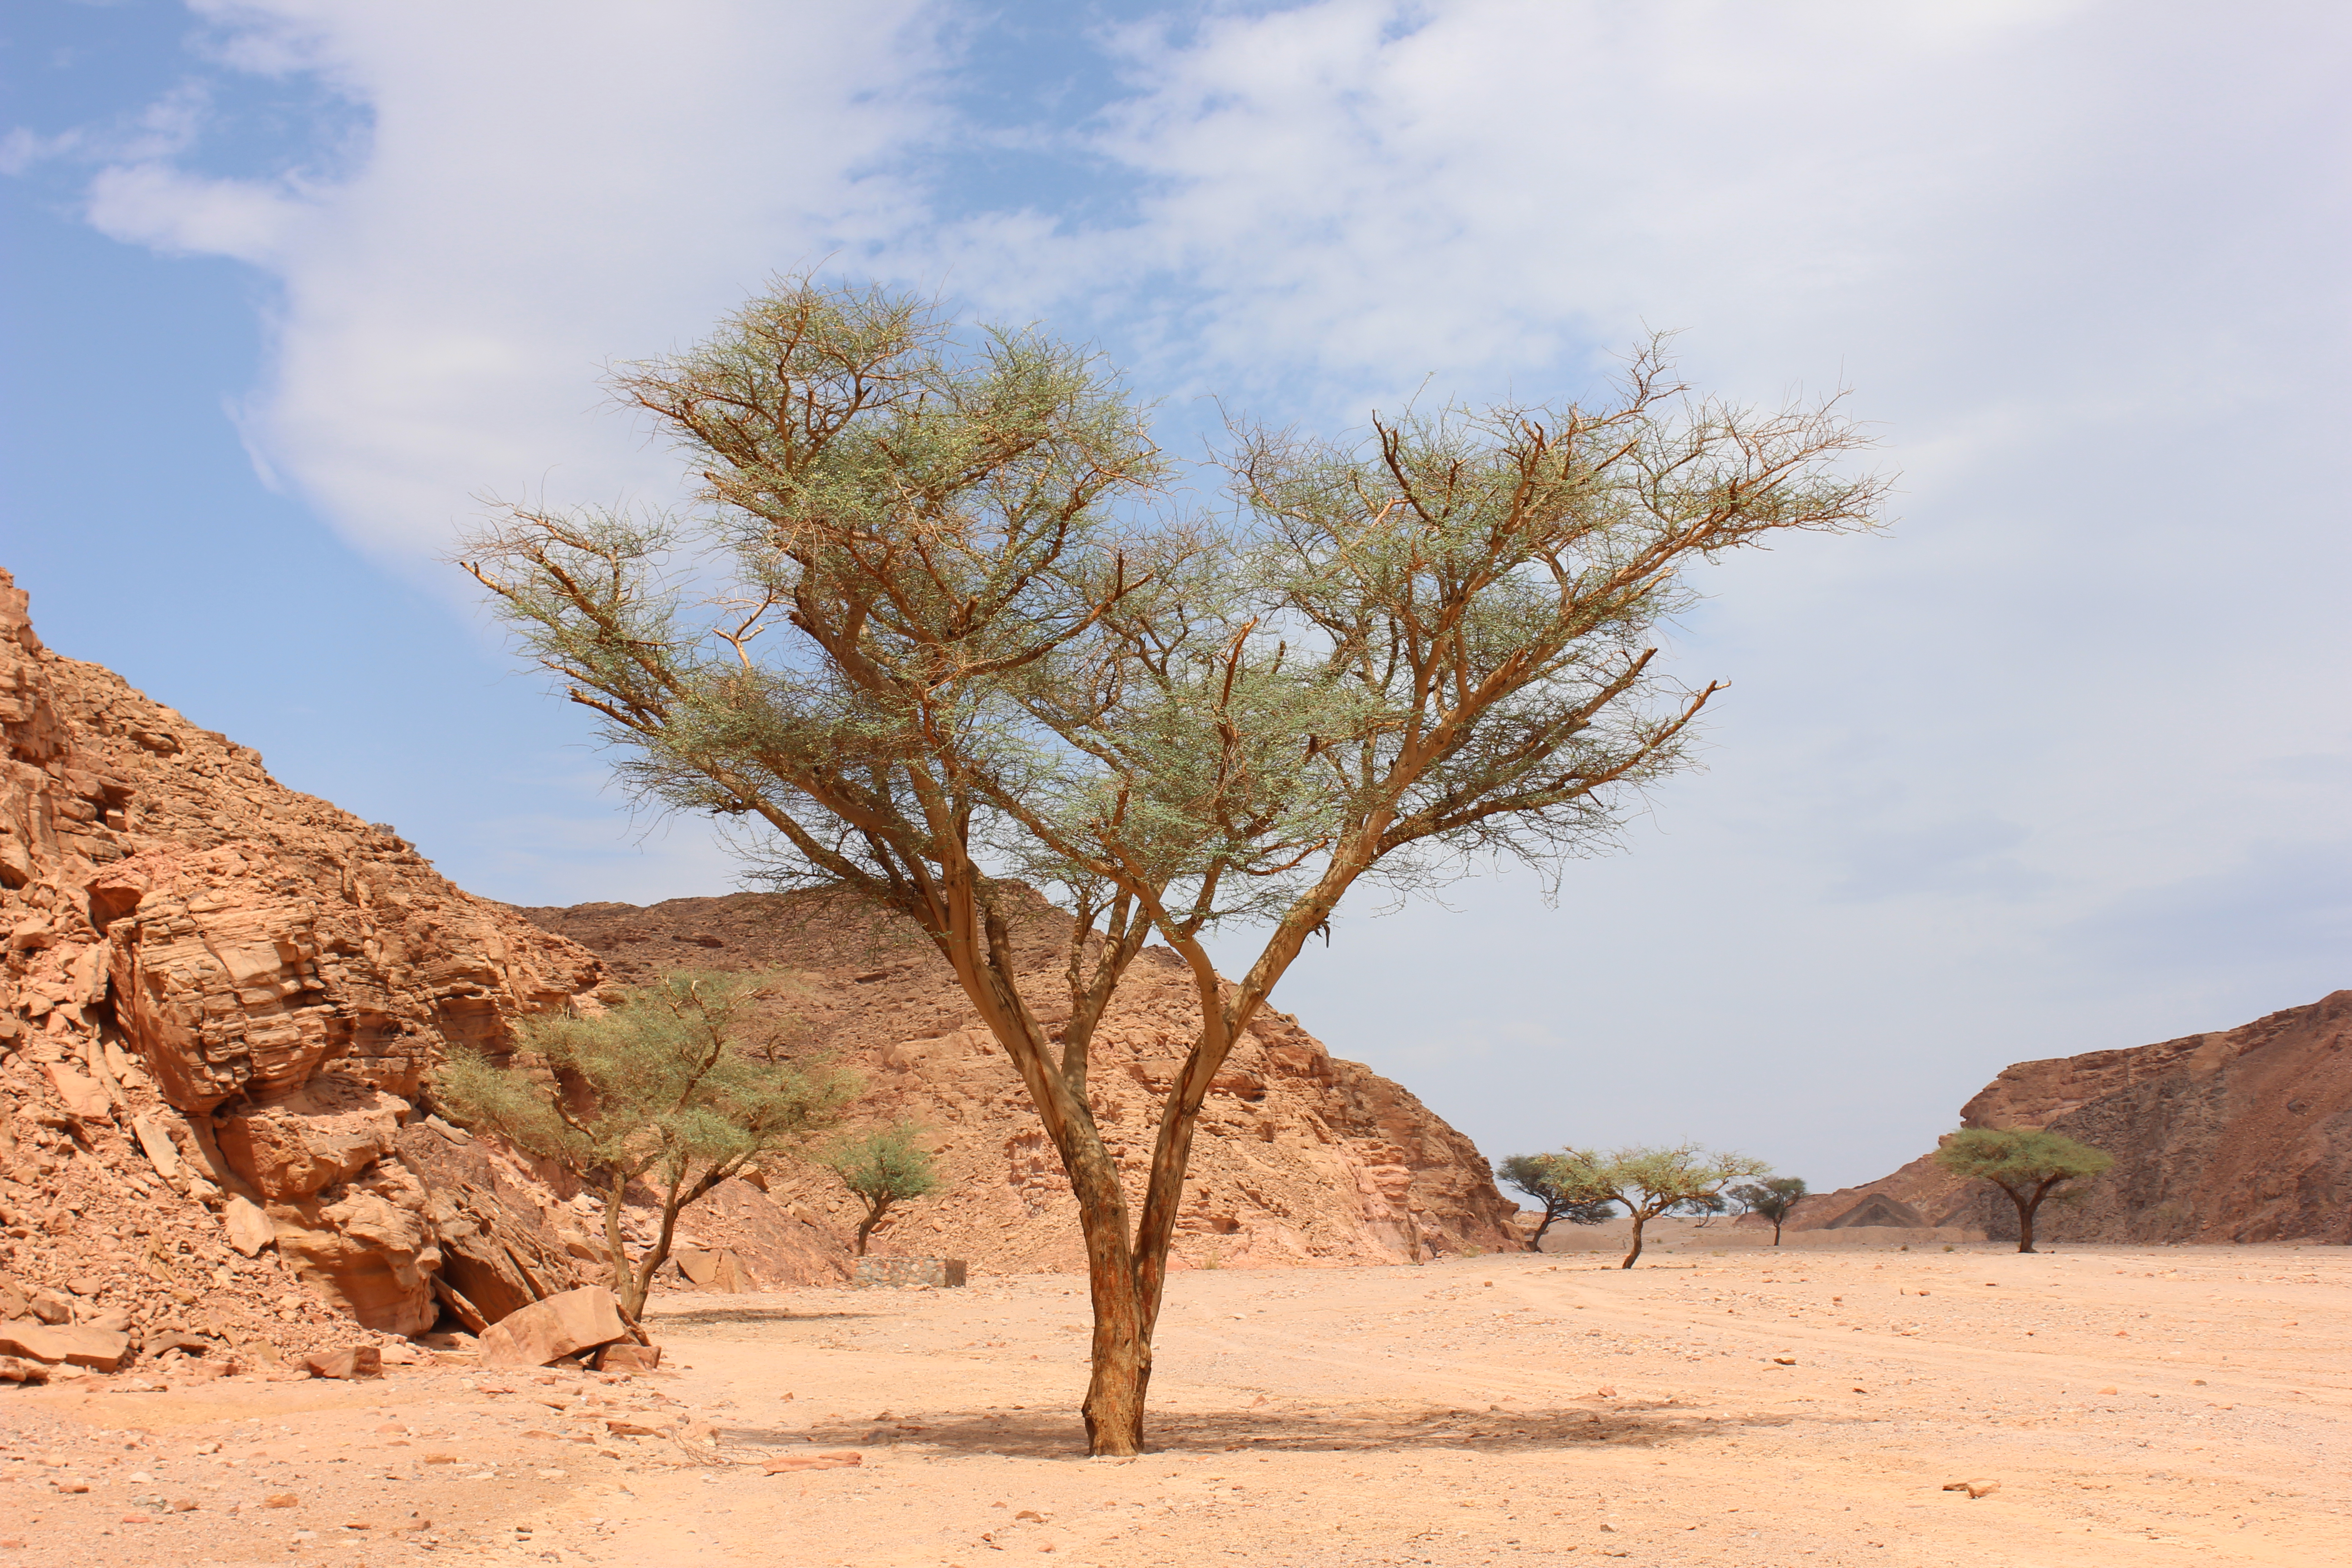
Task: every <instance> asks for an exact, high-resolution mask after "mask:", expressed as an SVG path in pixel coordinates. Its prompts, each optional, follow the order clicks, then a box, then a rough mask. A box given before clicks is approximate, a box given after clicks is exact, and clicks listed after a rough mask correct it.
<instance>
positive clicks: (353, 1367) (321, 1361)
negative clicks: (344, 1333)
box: [302, 1345, 383, 1379]
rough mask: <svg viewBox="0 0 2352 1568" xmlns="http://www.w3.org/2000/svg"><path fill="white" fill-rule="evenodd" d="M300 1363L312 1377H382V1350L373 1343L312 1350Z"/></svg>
mask: <svg viewBox="0 0 2352 1568" xmlns="http://www.w3.org/2000/svg"><path fill="white" fill-rule="evenodd" d="M302 1365H303V1366H304V1367H305V1368H306V1369H307V1370H308V1371H309V1372H310V1375H311V1376H312V1377H335V1378H345V1379H349V1378H360V1377H382V1376H383V1352H382V1351H380V1350H378V1349H377V1348H376V1347H375V1346H373V1345H346V1346H344V1347H343V1348H342V1349H341V1350H338V1351H313V1352H310V1354H309V1355H307V1356H304V1357H303V1358H302Z"/></svg>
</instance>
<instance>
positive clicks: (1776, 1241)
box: [1723, 1176, 1806, 1247]
mask: <svg viewBox="0 0 2352 1568" xmlns="http://www.w3.org/2000/svg"><path fill="white" fill-rule="evenodd" d="M1805 1191H1806V1189H1805V1179H1804V1178H1803V1177H1802V1176H1772V1177H1768V1178H1767V1179H1766V1180H1764V1181H1761V1182H1747V1183H1743V1184H1740V1185H1738V1186H1736V1187H1727V1188H1726V1189H1725V1190H1724V1194H1723V1195H1724V1196H1725V1197H1727V1198H1729V1199H1730V1200H1731V1201H1732V1202H1734V1203H1737V1204H1739V1205H1744V1206H1745V1207H1746V1208H1747V1210H1748V1213H1750V1214H1760V1215H1763V1216H1764V1217H1765V1218H1766V1219H1769V1220H1770V1221H1771V1222H1772V1245H1773V1246H1775V1247H1778V1246H1780V1227H1781V1226H1783V1225H1785V1224H1787V1223H1788V1219H1789V1215H1790V1214H1792V1213H1794V1212H1795V1210H1796V1207H1797V1205H1798V1204H1799V1203H1800V1202H1801V1200H1802V1199H1803V1198H1804V1196H1805Z"/></svg>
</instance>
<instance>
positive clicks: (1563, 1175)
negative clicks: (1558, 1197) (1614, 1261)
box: [1544, 1143, 1772, 1268]
mask: <svg viewBox="0 0 2352 1568" xmlns="http://www.w3.org/2000/svg"><path fill="white" fill-rule="evenodd" d="M1544 1158H1545V1159H1546V1160H1547V1161H1549V1162H1550V1163H1551V1165H1552V1168H1553V1170H1554V1171H1555V1172H1556V1173H1557V1175H1556V1178H1555V1179H1557V1180H1558V1181H1559V1182H1560V1183H1561V1184H1563V1185H1565V1186H1567V1187H1569V1188H1570V1189H1571V1190H1573V1191H1577V1192H1586V1193H1599V1194H1606V1195H1607V1196H1609V1197H1611V1198H1613V1199H1615V1200H1616V1201H1617V1202H1619V1203H1621V1204H1623V1205H1625V1212H1626V1214H1627V1215H1629V1216H1631V1217H1632V1219H1633V1248H1632V1250H1631V1251H1629V1252H1627V1253H1626V1254H1625V1261H1624V1262H1622V1263H1621V1264H1619V1265H1618V1266H1617V1267H1619V1268H1633V1260H1634V1259H1635V1258H1639V1257H1641V1256H1642V1227H1643V1226H1646V1225H1648V1224H1649V1223H1650V1221H1652V1220H1654V1219H1655V1218H1657V1217H1658V1216H1659V1215H1664V1214H1672V1213H1674V1212H1675V1210H1677V1209H1681V1210H1686V1211H1691V1212H1696V1213H1700V1214H1720V1213H1721V1212H1722V1211H1723V1206H1724V1205H1723V1194H1724V1189H1725V1188H1727V1187H1728V1186H1729V1185H1730V1184H1732V1183H1734V1182H1736V1181H1738V1180H1739V1179H1740V1178H1741V1177H1742V1176H1761V1175H1763V1174H1765V1173H1768V1172H1769V1171H1770V1170H1771V1168H1772V1167H1771V1166H1769V1165H1767V1164H1766V1163H1764V1162H1763V1161H1761V1160H1751V1159H1749V1158H1748V1157H1747V1156H1746V1155H1744V1154H1713V1153H1709V1152H1707V1151H1706V1150H1704V1149H1700V1148H1697V1147H1696V1146H1694V1145H1692V1144H1689V1143H1683V1144H1678V1145H1676V1146H1675V1147H1674V1148H1672V1149H1632V1148H1629V1149H1612V1150H1610V1151H1608V1152H1605V1153H1604V1152H1601V1151H1599V1150H1593V1149H1564V1150H1562V1151H1560V1152H1559V1153H1557V1154H1548V1155H1545V1156H1544Z"/></svg>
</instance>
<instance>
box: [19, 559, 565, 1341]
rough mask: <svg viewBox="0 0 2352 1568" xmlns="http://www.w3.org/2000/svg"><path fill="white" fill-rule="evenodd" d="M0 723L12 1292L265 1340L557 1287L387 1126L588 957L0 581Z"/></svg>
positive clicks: (560, 1240) (392, 1320)
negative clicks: (456, 1045)
mask: <svg viewBox="0 0 2352 1568" xmlns="http://www.w3.org/2000/svg"><path fill="white" fill-rule="evenodd" d="M0 738H4V739H5V752H0V931H5V938H6V947H5V959H0V1226H5V1232H6V1239H5V1242H0V1265H5V1276H6V1279H7V1280H8V1281H9V1282H10V1283H11V1287H12V1289H16V1291H17V1293H18V1294H20V1295H21V1294H26V1293H31V1294H34V1295H40V1294H42V1293H44V1292H46V1293H47V1299H49V1300H51V1303H52V1304H51V1307H50V1309H49V1315H50V1316H53V1317H55V1316H59V1315H63V1316H65V1317H69V1318H71V1319H73V1320H76V1321H99V1320H101V1319H104V1320H108V1321H113V1320H116V1319H120V1320H121V1321H123V1322H124V1323H125V1324H126V1325H127V1327H128V1330H129V1331H131V1333H133V1334H134V1335H135V1334H137V1333H139V1332H142V1331H195V1332H197V1333H199V1334H201V1335H209V1336H211V1337H212V1338H214V1339H215V1340H226V1341H229V1342H236V1343H253V1344H255V1345H256V1346H257V1353H259V1354H267V1353H268V1352H270V1349H271V1347H272V1346H273V1345H275V1346H276V1347H278V1348H300V1347H302V1346H303V1345H304V1344H305V1343H306V1342H307V1341H308V1340H309V1339H312V1338H315V1337H316V1336H317V1335H318V1334H321V1333H329V1332H347V1331H348V1329H347V1327H345V1326H344V1325H348V1324H349V1323H351V1322H353V1321H356V1322H357V1323H359V1324H361V1325H363V1326H364V1327H367V1328H370V1329H375V1330H381V1331H386V1332H389V1333H394V1334H409V1333H415V1332H417V1331H422V1330H425V1329H427V1328H429V1327H431V1326H432V1324H433V1322H434V1321H435V1319H436V1316H437V1315H438V1314H439V1312H440V1311H441V1310H442V1300H441V1299H440V1298H441V1295H442V1292H441V1291H440V1290H438V1289H436V1283H435V1281H436V1279H441V1278H442V1277H443V1276H444V1274H445V1273H447V1274H451V1275H455V1274H460V1273H470V1276H471V1277H472V1278H474V1279H477V1280H478V1281H479V1282H480V1283H481V1287H482V1288H483V1289H486V1290H487V1289H491V1288H492V1287H491V1285H490V1283H489V1281H490V1280H491V1279H493V1278H495V1279H499V1280H503V1281H504V1282H505V1283H506V1284H507V1285H508V1286H509V1287H511V1288H512V1291H511V1292H510V1293H519V1294H520V1295H521V1297H522V1299H525V1300H528V1299H530V1296H531V1295H533V1294H536V1293H539V1290H540V1287H539V1286H534V1285H533V1284H532V1283H531V1282H530V1279H529V1276H530V1274H532V1273H533V1272H534V1271H536V1272H537V1273H540V1274H541V1275H544V1276H547V1278H545V1279H542V1280H541V1285H543V1286H546V1287H551V1288H562V1286H564V1285H568V1284H569V1283H571V1282H572V1279H571V1278H570V1272H571V1268H572V1264H573V1262H574V1261H575V1260H574V1258H573V1257H572V1252H571V1251H570V1250H568V1248H567V1242H566V1237H565V1236H564V1235H563V1234H562V1232H563V1230H564V1229H565V1228H566V1227H565V1226H561V1225H559V1224H557V1223H556V1222H554V1221H551V1220H550V1219H549V1218H548V1217H547V1210H546V1206H545V1205H543V1204H541V1203H537V1202H532V1203H514V1204H510V1205H508V1204H502V1203H501V1201H500V1200H499V1195H498V1194H496V1193H495V1192H493V1191H491V1184H490V1183H489V1182H488V1176H487V1173H485V1179H484V1181H483V1182H482V1183H478V1184H475V1185H474V1186H472V1187H470V1188H469V1187H467V1185H466V1184H462V1183H444V1184H441V1185H440V1186H438V1187H433V1186H428V1184H427V1183H426V1181H425V1179H424V1177H423V1176H422V1175H421V1174H420V1173H419V1170H418V1169H417V1168H416V1166H415V1163H413V1162H411V1161H410V1160H407V1159H404V1158H403V1157H402V1154H401V1150H400V1143H401V1140H402V1138H403V1137H404V1135H406V1134H407V1133H408V1131H409V1130H410V1128H411V1127H412V1125H413V1124H415V1123H416V1122H417V1121H418V1119H419V1118H418V1112H417V1110H416V1108H415V1095H416V1093H417V1090H418V1089H419V1086H420V1084H421V1082H422V1079H423V1076H424V1074H425V1071H426V1070H427V1068H429V1067H430V1066H431V1065H432V1064H433V1063H434V1062H436V1060H437V1059H438V1058H439V1056H440V1054H441V1052H442V1051H444V1050H445V1049H446V1047H447V1046H448V1044H449V1043H450V1042H451V1041H457V1040H464V1041H468V1042H472V1043H475V1044H478V1045H481V1046H484V1047H490V1048H495V1047H497V1046H499V1044H501V1043H502V1042H503V1041H504V1040H505V1039H506V1038H507V1037H508V1036H509V1033H510V1031H511V1029H512V1027H513V1025H514V1023H515V1020H516V1019H518V1018H519V1017H520V1016H523V1015H525V1014H528V1013H530V1012H532V1011H535V1010H538V1009H542V1008H548V1007H553V1006H560V1005H564V1004H565V1003H566V1002H567V1000H568V999H570V998H572V996H574V995H576V994H581V993H583V992H586V991H589V990H591V989H593V987H594V986H596V985H598V984H602V983H603V980H604V976H603V972H602V970H601V969H600V967H599V965H598V964H597V963H596V961H595V959H594V957H593V955H591V954H590V953H588V952H584V951H583V950H582V949H580V948H578V947H576V946H574V945H572V943H570V942H565V941H563V940H562V938H560V937H556V936H551V935H550V934H549V933H547V932H546V931H541V930H540V929H539V928H537V927H535V926H533V925H531V924H530V922H528V921H523V920H521V919H520V918H519V917H517V916H516V915H514V914H513V913H512V912H511V911H510V910H507V909H506V908H504V907H503V906H501V905H498V904H493V903H489V902H487V901H486V900H479V899H476V898H473V897H471V896H469V895H467V893H464V892H462V891H460V890H459V889H457V888H455V887H453V886H451V885H450V884H449V883H448V882H447V881H446V880H445V879H443V878H441V877H440V876H438V875H436V873H435V872H434V870H433V868H432V867H431V866H430V865H428V864H427V863H426V862H425V860H424V859H423V858H421V857H420V856H418V855H417V853H416V852H415V848H414V847H412V846H410V845H409V844H407V843H405V842H404V841H403V840H402V839H401V838H400V837H399V836H398V835H397V834H395V833H394V831H393V830H392V829H390V828H388V827H383V826H371V825H370V824H367V823H364V822H361V821H359V820H358V819H357V818H355V817H353V816H351V815H350V814H348V813H346V812H343V811H341V810H338V809H337V808H336V807H335V806H333V805H330V804H328V803H327V802H325V801H322V800H319V799H316V798H313V797H311V796H309V795H301V794H298V793H297V792H295V791H292V790H289V789H287V788H285V787H283V786H282V785H280V784H278V783H277V781H275V780H274V779H272V778H271V777H270V776H269V774H268V772H267V771H266V770H265V769H264V767H263V765H262V760H261V758H260V756H259V755H258V754H257V753H256V752H253V751H251V750H249V749H247V748H246V747H243V746H239V745H236V743H234V742H231V741H229V740H228V739H227V738H226V737H225V736H222V735H219V734H216V733H214V732H212V731H206V730H203V729H200V728H198V727H197V726H196V725H194V724H192V723H190V722H189V721H187V720H185V719H184V718H183V717H182V716H181V715H180V714H178V713H176V712H174V711H173V710H171V709H169V708H166V707H164V706H163V705H162V704H160V703H157V702H154V701H152V700H149V699H148V698H147V697H145V696H144V695H142V693H140V692H137V691H134V690H132V689H131V688H130V687H129V685H128V684H126V683H125V682H124V681H123V680H122V679H121V678H120V677H119V676H116V675H115V674H113V673H112V672H111V671H110V670H107V669H104V668H100V667H99V666H97V665H92V664H85V663H81V662H79V661H77V660H74V659H69V658H60V657H58V655H57V654H55V653H53V652H51V651H49V650H48V649H47V648H45V647H42V645H41V642H40V639H39V638H38V637H37V636H36V635H35V633H34V631H33V627H32V625H31V622H30V620H29V618H28V616H27V614H26V596H25V595H24V594H23V593H22V592H21V591H19V590H18V589H17V588H16V585H15V584H14V581H13V580H12V579H11V578H9V576H8V575H7V574H5V572H0ZM458 1136H460V1137H462V1134H460V1135H458ZM486 1157H487V1156H486ZM500 1158H501V1159H503V1157H502V1156H501V1157H500ZM505 1163H506V1165H507V1166H508V1168H509V1172H510V1174H511V1177H512V1179H513V1180H514V1181H520V1182H526V1183H527V1182H528V1181H529V1177H528V1173H524V1172H522V1171H521V1169H520V1167H519V1166H515V1165H513V1163H512V1162H510V1161H509V1162H505Z"/></svg>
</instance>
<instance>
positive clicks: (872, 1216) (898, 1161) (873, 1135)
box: [824, 1121, 940, 1258]
mask: <svg viewBox="0 0 2352 1568" xmlns="http://www.w3.org/2000/svg"><path fill="white" fill-rule="evenodd" d="M824 1163H825V1168H826V1169H827V1170H829V1171H831V1172H832V1173H834V1174H835V1175H836V1176H839V1177H840V1178H841V1182H842V1185H844V1186H845V1187H847V1188H848V1189H849V1190H850V1191H851V1192H853V1193H855V1194H857V1199H858V1201H859V1202H860V1203H862V1204H864V1205H866V1217H865V1218H864V1219H863V1220H861V1221H859V1222H858V1226H857V1256H858V1257H860V1258H863V1257H865V1256H866V1238H867V1237H871V1236H872V1235H873V1234H874V1227H875V1226H878V1225H880V1224H881V1223H882V1216H883V1215H886V1214H888V1213H889V1212H890V1205H893V1204H902V1203H906V1202H908V1201H909V1200H911V1199H914V1198H919V1197H924V1196H927V1195H929V1194H931V1193H935V1192H937V1191H939V1186H940V1178H939V1175H938V1173H936V1172H935V1171H934V1170H933V1169H932V1168H931V1156H930V1153H929V1151H927V1150H925V1149H924V1148H923V1146H922V1145H921V1144H920V1143H919V1142H917V1141H916V1128H915V1126H914V1124H913V1123H912V1122H908V1121H900V1122H897V1123H894V1124H893V1125H891V1126H888V1127H877V1128H875V1129H874V1130H873V1131H869V1132H866V1133H863V1134H861V1135H860V1136H858V1137H856V1138H853V1139H851V1140H849V1141H848V1142H845V1143H842V1144H840V1145H838V1146H836V1147H835V1149H834V1150H833V1152H831V1153H829V1154H827V1155H826V1156H825V1159H824Z"/></svg>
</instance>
